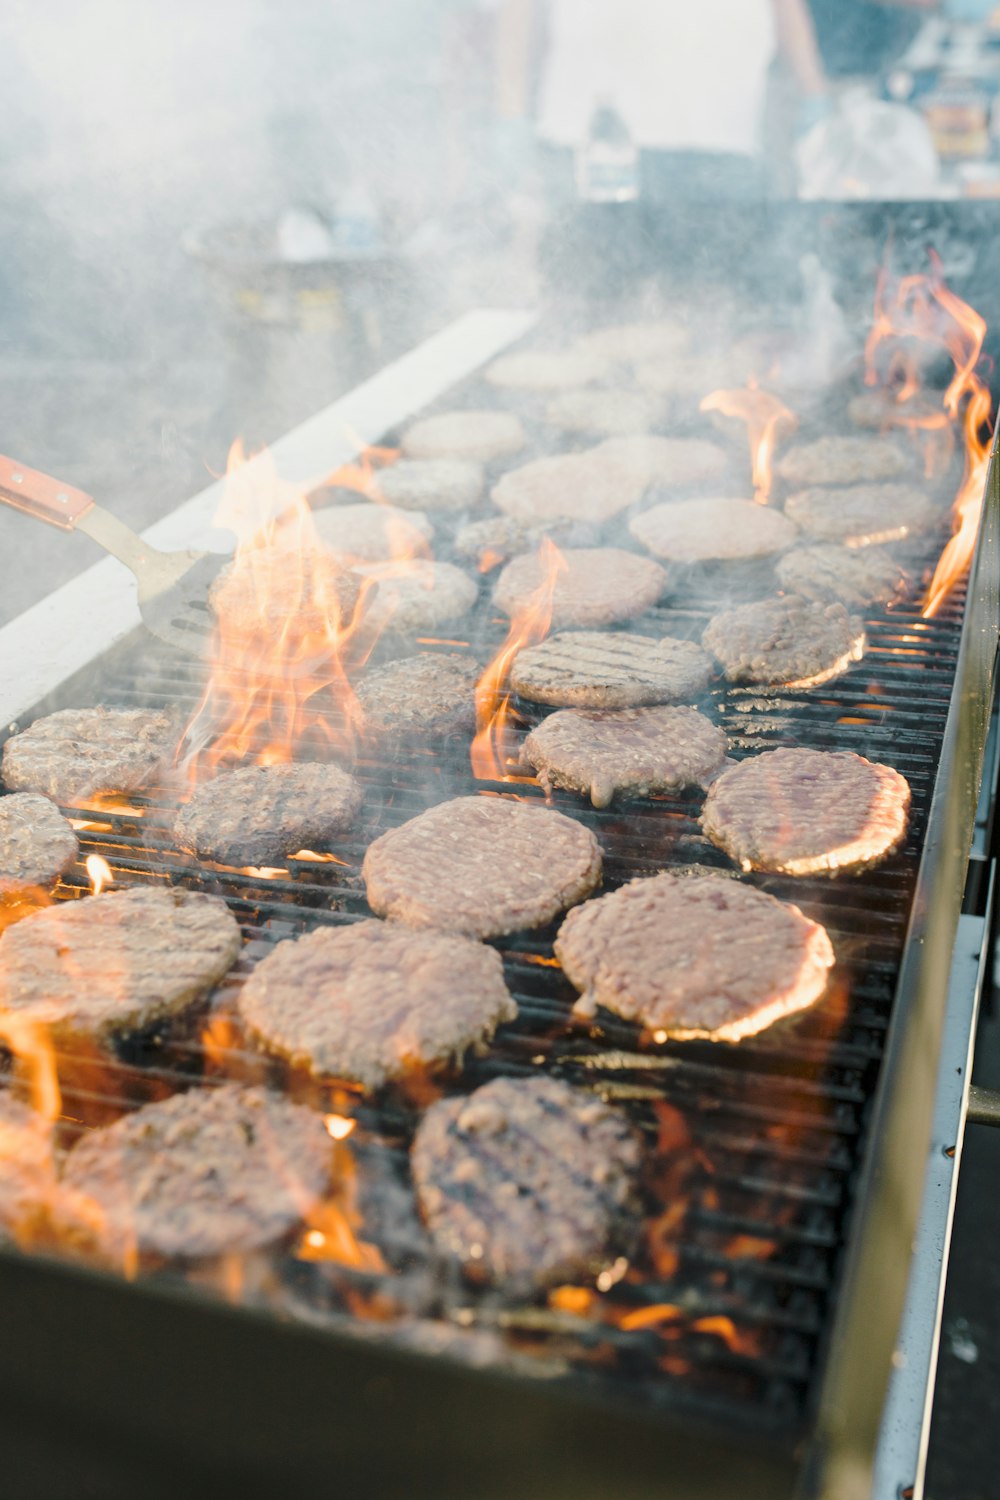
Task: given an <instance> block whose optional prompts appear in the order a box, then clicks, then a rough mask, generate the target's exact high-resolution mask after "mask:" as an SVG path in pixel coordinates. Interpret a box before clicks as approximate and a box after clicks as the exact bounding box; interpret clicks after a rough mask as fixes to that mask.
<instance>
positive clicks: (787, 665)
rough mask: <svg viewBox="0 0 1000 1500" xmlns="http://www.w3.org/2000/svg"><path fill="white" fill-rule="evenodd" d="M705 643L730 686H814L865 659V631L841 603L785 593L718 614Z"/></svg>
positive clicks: (709, 629) (704, 640)
mask: <svg viewBox="0 0 1000 1500" xmlns="http://www.w3.org/2000/svg"><path fill="white" fill-rule="evenodd" d="M702 642H703V644H704V645H705V646H706V647H707V649H708V650H709V651H711V652H712V654H713V655H714V656H715V658H716V659H717V660H718V661H719V662H720V663H721V664H722V667H723V669H724V671H725V674H726V677H727V679H728V680H729V681H730V682H754V683H758V684H759V685H760V686H761V687H779V686H780V687H788V688H795V687H811V686H814V685H815V684H817V683H819V682H826V681H828V679H829V678H831V677H836V676H839V674H840V673H841V672H845V671H846V670H847V668H848V667H849V666H850V664H851V662H854V661H860V660H861V658H862V656H863V655H864V653H865V627H864V621H863V620H862V619H860V618H859V617H858V616H857V615H849V614H848V613H847V610H846V609H845V608H844V606H843V605H842V604H814V603H812V602H811V601H810V600H808V599H802V598H800V597H799V595H798V594H785V595H783V596H782V597H781V598H779V599H760V600H757V601H755V602H754V603H753V604H738V605H737V606H736V607H735V609H725V610H723V611H722V613H721V614H718V615H713V617H712V619H711V620H709V622H708V624H707V626H706V627H705V634H704V635H703V636H702Z"/></svg>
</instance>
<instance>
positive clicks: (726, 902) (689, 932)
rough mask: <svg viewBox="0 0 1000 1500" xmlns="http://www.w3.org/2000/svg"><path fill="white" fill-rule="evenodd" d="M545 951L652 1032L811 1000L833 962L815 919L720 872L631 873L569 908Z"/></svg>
mask: <svg viewBox="0 0 1000 1500" xmlns="http://www.w3.org/2000/svg"><path fill="white" fill-rule="evenodd" d="M555 951H556V957H557V958H558V959H559V962H560V963H561V964H562V966H563V969H564V970H565V972H566V974H567V976H568V977H569V979H571V980H572V982H573V984H574V985H575V986H576V988H577V989H578V990H579V991H580V999H579V1000H578V1001H577V1005H576V1009H577V1010H578V1011H579V1012H580V1013H581V1014H582V1015H586V1016H592V1015H593V1014H594V1013H595V1011H596V1009H597V1007H598V1006H599V1005H602V1006H604V1008H605V1009H606V1010H610V1011H613V1012H614V1014H615V1015H617V1016H622V1017H623V1018H624V1019H625V1020H627V1021H637V1022H638V1023H639V1024H640V1025H641V1026H643V1027H644V1028H645V1029H646V1030H648V1031H651V1032H652V1033H653V1035H654V1037H655V1039H656V1040H657V1041H666V1040H667V1039H668V1038H675V1039H677V1040H681V1041H684V1040H687V1039H689V1038H692V1037H709V1038H712V1039H713V1040H724V1041H730V1042H735V1041H739V1040H740V1038H741V1037H745V1036H753V1035H754V1034H755V1033H756V1032H758V1031H762V1030H763V1029H764V1027H766V1026H770V1025H771V1024H772V1022H774V1021H777V1020H780V1019H781V1017H782V1016H786V1015H790V1014H791V1013H792V1012H793V1011H797V1010H802V1009H803V1008H804V1007H805V1006H807V1005H812V1004H813V1002H814V1001H816V1000H818V999H819V997H820V996H821V995H822V994H823V992H824V990H825V989H826V984H827V978H828V976H829V971H830V969H831V968H832V966H833V962H834V957H833V948H832V946H831V944H830V939H829V937H828V936H827V933H826V931H825V929H824V928H822V927H820V926H819V924H818V923H816V922H812V921H810V920H809V919H808V918H807V917H804V916H803V915H802V913H801V912H800V911H799V909H798V907H797V906H792V905H790V904H789V903H788V902H785V901H777V900H776V899H775V898H774V897H773V896H768V895H766V894H765V893H764V892H763V891H757V890H754V889H753V888H752V887H750V886H746V885H742V884H741V883H740V882H739V881H738V880H730V879H728V878H727V877H726V876H724V875H722V876H719V875H703V876H699V877H689V876H687V875H675V874H671V873H670V872H667V873H665V874H663V875H654V876H653V877H652V878H649V879H642V880H633V881H631V882H630V884H628V885H625V886H622V887H621V889H620V890H617V891H612V892H611V893H610V894H609V895H607V896H601V897H600V898H599V899H598V900H596V901H588V902H587V903H586V904H585V905H584V906H581V907H579V908H578V909H577V910H576V911H574V912H570V914H569V916H568V917H567V918H566V920H565V921H564V922H563V924H562V927H561V928H560V929H559V936H558V937H557V939H556V945H555Z"/></svg>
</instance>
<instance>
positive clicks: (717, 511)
mask: <svg viewBox="0 0 1000 1500" xmlns="http://www.w3.org/2000/svg"><path fill="white" fill-rule="evenodd" d="M629 530H630V531H631V533H632V535H633V536H634V537H635V538H636V540H637V541H639V542H641V543H642V545H643V546H644V547H648V548H649V550H650V552H655V553H656V556H657V557H664V558H667V559H668V560H669V561H670V562H674V563H692V562H728V561H730V560H735V559H742V558H752V557H769V556H771V555H772V553H775V552H781V551H783V550H784V549H785V548H786V547H788V546H790V545H791V543H792V542H793V541H794V540H795V538H796V536H797V535H798V532H797V529H796V527H795V526H794V524H793V523H792V522H791V521H789V520H788V519H787V517H785V516H783V515H782V514H781V512H780V511H776V510H769V509H768V507H767V506H765V505H756V504H755V503H754V502H753V501H752V500H679V501H673V502H670V501H668V502H667V503H666V504H665V505H654V506H653V508H652V509H651V510H645V511H643V512H642V513H641V514H640V515H638V516H633V517H632V520H631V521H630V522H629Z"/></svg>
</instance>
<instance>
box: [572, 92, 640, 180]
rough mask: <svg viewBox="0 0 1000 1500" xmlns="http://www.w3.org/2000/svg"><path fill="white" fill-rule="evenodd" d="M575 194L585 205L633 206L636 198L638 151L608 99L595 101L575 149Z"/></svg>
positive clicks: (623, 122)
mask: <svg viewBox="0 0 1000 1500" xmlns="http://www.w3.org/2000/svg"><path fill="white" fill-rule="evenodd" d="M576 191H577V197H578V198H580V199H581V200H582V201H583V202H585V203H634V202H635V200H636V199H637V198H638V196H639V152H638V149H637V147H636V144H635V141H634V140H633V139H632V136H631V133H630V132H629V128H628V126H627V125H626V124H625V121H624V120H623V119H622V117H621V114H620V113H619V111H618V109H617V108H616V106H615V103H614V101H613V100H612V99H610V98H601V99H598V101H597V104H596V105H595V107H594V112H593V114H592V115H591V117H590V126H589V129H588V131H587V139H586V140H585V141H584V142H583V144H582V145H581V146H580V147H579V149H578V150H577V153H576Z"/></svg>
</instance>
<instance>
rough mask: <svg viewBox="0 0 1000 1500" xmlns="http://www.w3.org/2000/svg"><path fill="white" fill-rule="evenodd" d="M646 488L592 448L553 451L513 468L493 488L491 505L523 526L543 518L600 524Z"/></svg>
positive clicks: (539, 522)
mask: <svg viewBox="0 0 1000 1500" xmlns="http://www.w3.org/2000/svg"><path fill="white" fill-rule="evenodd" d="M643 488H644V486H642V485H640V484H639V483H637V482H636V480H635V479H633V478H630V476H629V475H628V474H627V473H626V472H625V471H624V470H623V469H622V468H620V467H618V466H616V465H614V464H611V463H607V462H600V461H597V460H595V458H594V454H593V452H592V451H591V452H588V453H557V454H555V455H552V456H550V457H548V458H536V459H533V460H532V462H531V463H528V464H522V465H521V467H520V468H519V469H511V470H509V471H508V473H506V474H505V475H504V476H503V478H502V479H501V480H500V481H499V483H498V484H496V485H495V486H494V488H493V493H492V499H493V503H494V505H496V506H497V508H498V509H499V510H502V511H503V512H504V513H505V514H506V515H508V516H512V517H513V519H514V520H516V521H521V522H522V523H523V524H524V525H526V526H533V525H541V524H543V523H544V522H546V521H589V522H592V523H594V524H600V523H602V522H604V521H610V520H611V519H612V517H614V516H616V515H618V514H619V512H620V511H623V510H626V509H627V508H628V507H629V506H630V505H632V504H633V503H634V502H635V501H636V500H638V498H639V496H640V495H641V494H642V490H643Z"/></svg>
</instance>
